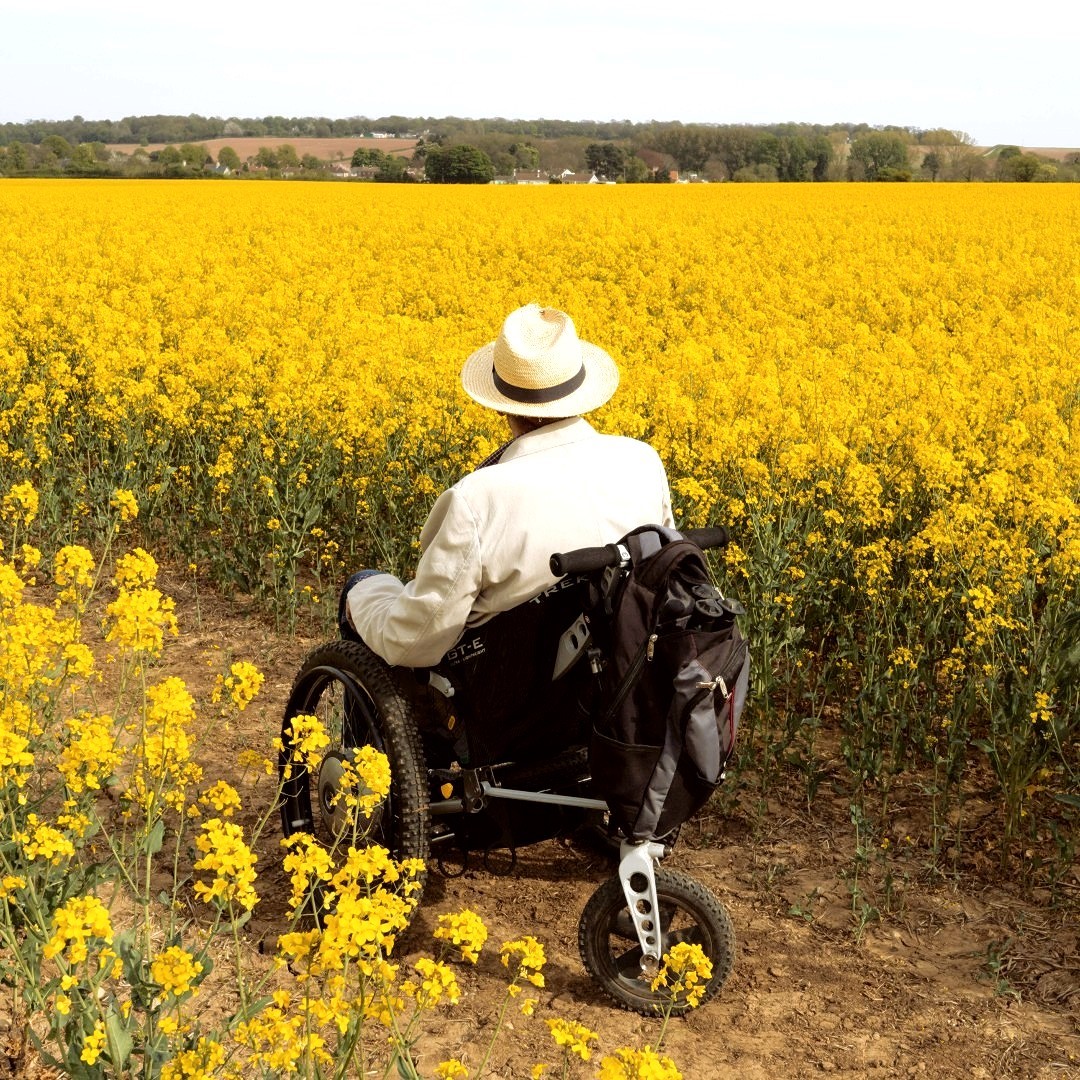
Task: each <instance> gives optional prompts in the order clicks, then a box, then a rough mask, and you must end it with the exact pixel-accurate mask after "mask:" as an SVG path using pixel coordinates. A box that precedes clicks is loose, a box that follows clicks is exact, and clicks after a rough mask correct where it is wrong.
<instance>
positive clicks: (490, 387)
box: [461, 304, 619, 417]
mask: <svg viewBox="0 0 1080 1080" xmlns="http://www.w3.org/2000/svg"><path fill="white" fill-rule="evenodd" d="M461 385H462V386H463V387H464V388H465V393H466V394H468V395H469V397H471V398H472V399H473V400H474V401H478V402H479V403H480V404H481V405H486V406H487V407H488V408H489V409H497V410H498V411H499V412H504V413H512V414H514V415H516V416H541V417H545V416H551V417H555V416H580V415H581V414H582V413H586V412H588V411H589V410H590V409H596V408H599V406H601V405H603V404H604V402H605V401H607V400H608V398H610V397H611V395H612V394H614V393H615V387H617V386H618V385H619V369H618V368H617V367H616V366H615V361H614V360H612V359H611V357H610V356H608V354H607V353H606V352H604V350H603V349H601V348H600V347H599V346H597V345H590V344H589V343H588V342H587V341H582V340H581V339H580V338H579V337H578V336H577V330H575V329H574V323H573V320H572V319H571V318H570V316H569V315H567V314H566V313H565V312H563V311H558V310H556V309H555V308H542V307H540V306H539V305H538V304H527V305H526V306H525V307H522V308H518V309H517V311H512V312H510V314H509V315H507V317H506V321H505V322H504V323H503V326H502V330H501V331H500V333H499V336H498V337H497V338H496V339H495V340H494V341H491V342H488V344H487V345H484V346H482V347H481V348H479V349H477V350H476V352H474V353H473V354H472V356H470V357H469V359H468V360H466V361H465V366H464V367H463V368H462V369H461Z"/></svg>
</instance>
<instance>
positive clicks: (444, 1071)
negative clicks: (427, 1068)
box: [435, 1058, 469, 1080]
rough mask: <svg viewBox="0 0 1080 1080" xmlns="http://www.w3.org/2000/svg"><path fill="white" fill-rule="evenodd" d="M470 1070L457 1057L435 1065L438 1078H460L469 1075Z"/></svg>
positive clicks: (445, 1079)
mask: <svg viewBox="0 0 1080 1080" xmlns="http://www.w3.org/2000/svg"><path fill="white" fill-rule="evenodd" d="M468 1075H469V1070H468V1069H466V1068H465V1066H464V1065H462V1063H461V1062H460V1061H458V1060H457V1058H451V1059H450V1060H449V1061H440V1062H439V1064H438V1065H436V1066H435V1076H436V1077H437V1078H438V1080H458V1078H460V1077H468Z"/></svg>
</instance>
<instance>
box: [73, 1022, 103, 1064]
mask: <svg viewBox="0 0 1080 1080" xmlns="http://www.w3.org/2000/svg"><path fill="white" fill-rule="evenodd" d="M104 1049H105V1022H104V1021H103V1020H97V1021H95V1022H94V1030H93V1031H92V1032H91V1033H90V1034H89V1035H87V1036H86V1039H85V1041H84V1042H83V1048H82V1053H81V1054H80V1055H79V1058H80V1060H81V1061H84V1062H86V1064H87V1065H96V1064H97V1059H98V1058H99V1057H101V1052H102V1051H103V1050H104Z"/></svg>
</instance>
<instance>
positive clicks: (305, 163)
mask: <svg viewBox="0 0 1080 1080" xmlns="http://www.w3.org/2000/svg"><path fill="white" fill-rule="evenodd" d="M322 167H323V163H322V162H321V161H320V160H319V159H318V158H317V157H316V156H315V155H314V154H305V155H304V156H303V157H302V158H301V159H300V168H301V169H303V170H304V172H318V171H319V170H320V169H321V168H322Z"/></svg>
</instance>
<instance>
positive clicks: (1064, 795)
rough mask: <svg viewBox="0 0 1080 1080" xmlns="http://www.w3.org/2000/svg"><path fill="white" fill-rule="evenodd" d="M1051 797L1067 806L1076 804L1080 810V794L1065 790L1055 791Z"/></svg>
mask: <svg viewBox="0 0 1080 1080" xmlns="http://www.w3.org/2000/svg"><path fill="white" fill-rule="evenodd" d="M1051 798H1053V799H1056V800H1057V801H1058V802H1059V803H1064V804H1065V805H1066V806H1074V807H1076V809H1077V810H1080V795H1070V794H1068V792H1065V791H1055V792H1054V793H1053V795H1052V796H1051Z"/></svg>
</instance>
